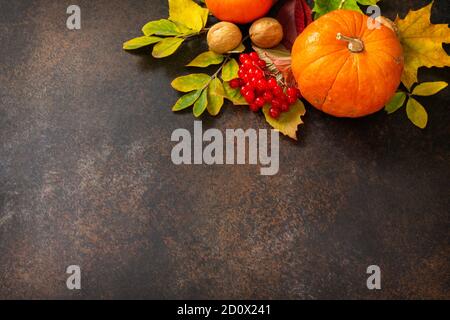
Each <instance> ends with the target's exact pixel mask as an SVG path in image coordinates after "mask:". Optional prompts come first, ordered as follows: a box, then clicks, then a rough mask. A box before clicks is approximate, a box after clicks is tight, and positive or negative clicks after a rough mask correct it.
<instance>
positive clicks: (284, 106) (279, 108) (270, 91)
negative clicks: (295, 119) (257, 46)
mask: <svg viewBox="0 0 450 320" xmlns="http://www.w3.org/2000/svg"><path fill="white" fill-rule="evenodd" d="M239 61H240V63H241V64H240V67H239V73H238V75H239V78H237V79H233V80H231V81H230V86H231V87H232V88H234V89H237V88H240V89H241V94H242V96H243V97H244V98H245V100H246V101H247V103H248V104H249V105H250V110H252V111H254V112H258V111H259V110H261V108H262V107H263V106H264V105H265V104H266V103H267V104H269V105H270V106H271V107H270V111H269V114H270V116H271V117H272V118H274V119H277V118H279V117H280V115H281V113H283V112H287V111H289V109H290V106H291V105H293V104H294V103H296V102H297V100H298V99H299V98H301V95H300V91H299V90H298V89H297V88H294V87H289V88H285V90H283V87H282V86H280V85H279V84H278V82H277V80H276V79H275V77H273V76H272V75H270V73H269V72H267V71H266V66H267V65H266V62H265V61H264V60H262V59H260V58H259V56H258V54H257V53H256V52H251V53H248V54H247V53H243V54H241V55H240V56H239Z"/></svg>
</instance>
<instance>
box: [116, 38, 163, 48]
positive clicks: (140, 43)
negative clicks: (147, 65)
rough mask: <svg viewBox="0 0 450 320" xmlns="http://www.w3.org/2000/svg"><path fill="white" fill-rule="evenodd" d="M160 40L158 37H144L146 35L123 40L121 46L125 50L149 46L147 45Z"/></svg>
mask: <svg viewBox="0 0 450 320" xmlns="http://www.w3.org/2000/svg"><path fill="white" fill-rule="evenodd" d="M161 40H162V39H161V38H158V37H146V36H144V37H139V38H134V39H131V40H129V41H127V42H125V43H124V44H123V48H124V49H125V50H135V49H139V48H142V47H146V46H149V45H151V44H154V43H156V42H159V41H161Z"/></svg>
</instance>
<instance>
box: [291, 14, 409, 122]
mask: <svg viewBox="0 0 450 320" xmlns="http://www.w3.org/2000/svg"><path fill="white" fill-rule="evenodd" d="M367 20H368V17H367V16H365V15H363V14H361V13H359V12H356V11H351V10H336V11H332V12H330V13H328V14H326V15H324V16H322V17H321V18H319V19H318V20H316V21H315V22H313V23H312V24H310V25H309V26H308V27H307V28H306V29H305V30H304V31H303V33H302V34H301V35H300V36H299V37H298V38H297V40H296V41H295V44H294V47H293V49H292V70H293V73H294V76H295V79H296V80H297V83H298V85H299V89H300V91H301V93H302V95H303V97H304V98H305V99H306V100H308V102H309V103H311V104H312V105H313V106H314V107H316V108H317V109H319V110H322V111H323V112H325V113H328V114H330V115H333V116H336V117H350V118H357V117H363V116H366V115H369V114H372V113H375V112H377V111H379V110H381V109H382V108H383V107H384V105H385V104H386V103H387V102H389V100H390V99H391V98H392V96H393V95H394V94H395V91H396V90H397V88H398V86H399V84H400V80H401V75H402V72H403V66H404V61H403V49H402V46H401V44H400V41H399V40H398V38H397V35H396V34H395V32H394V31H393V30H391V29H390V28H388V27H386V26H384V25H381V28H379V29H373V30H370V29H369V28H368V26H367ZM338 33H341V34H342V35H344V36H347V37H350V38H354V39H360V40H361V41H362V42H363V44H364V50H363V51H362V52H352V51H350V50H349V48H348V42H346V41H342V40H338V39H337V38H336V35H337V34H338Z"/></svg>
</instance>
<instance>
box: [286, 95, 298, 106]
mask: <svg viewBox="0 0 450 320" xmlns="http://www.w3.org/2000/svg"><path fill="white" fill-rule="evenodd" d="M288 102H289V104H290V105H292V104H294V103H296V102H297V96H295V97H292V96H289V97H288Z"/></svg>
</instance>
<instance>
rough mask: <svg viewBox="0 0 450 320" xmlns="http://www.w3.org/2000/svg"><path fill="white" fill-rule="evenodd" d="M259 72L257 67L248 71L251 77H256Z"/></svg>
mask: <svg viewBox="0 0 450 320" xmlns="http://www.w3.org/2000/svg"><path fill="white" fill-rule="evenodd" d="M256 72H257V69H256V68H255V67H252V68H249V69H248V74H249V75H251V76H254V75H255V74H256Z"/></svg>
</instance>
